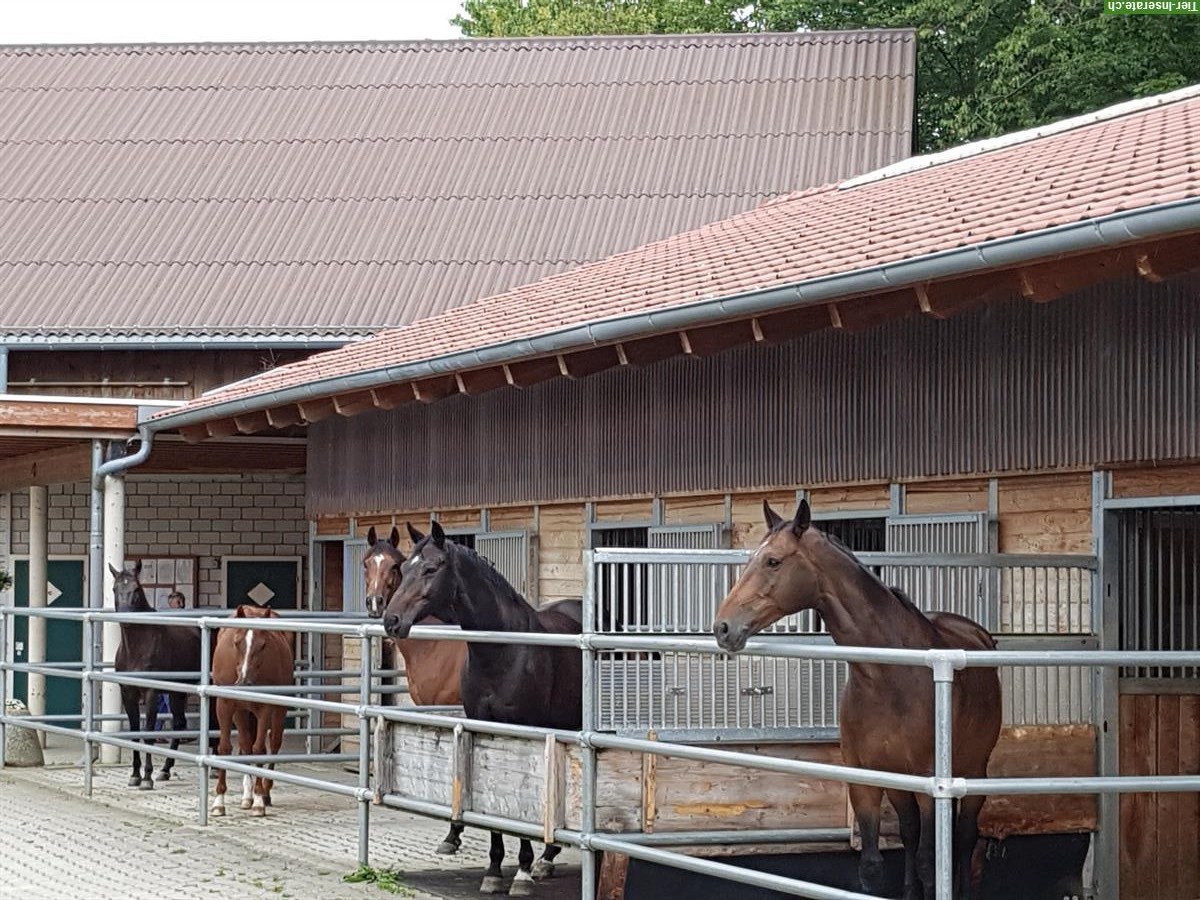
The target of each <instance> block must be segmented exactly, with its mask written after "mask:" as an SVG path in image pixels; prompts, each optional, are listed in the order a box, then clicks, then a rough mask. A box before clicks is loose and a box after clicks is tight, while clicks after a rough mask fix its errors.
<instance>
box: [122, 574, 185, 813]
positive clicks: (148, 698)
mask: <svg viewBox="0 0 1200 900" xmlns="http://www.w3.org/2000/svg"><path fill="white" fill-rule="evenodd" d="M108 569H109V571H110V572H112V576H113V601H114V605H115V607H116V610H117V612H123V613H127V612H145V613H152V612H154V607H153V606H151V605H150V601H149V600H147V599H146V592H145V590H143V589H142V584H141V581H139V580H138V576H140V575H141V573H142V563H141V560H138V561H137V562H136V563H134V566H133V568H132V569H122V570H121V571H120V572H118V571H117V570H116V569H115V568H114V567H113V566H112V565H111V564H110V565H109V567H108ZM116 670H117V671H118V672H128V673H130V674H136V673H139V672H195V673H196V674H197V680H199V673H200V629H199V628H192V627H189V626H185V625H150V624H146V625H142V624H136V625H135V624H124V623H122V625H121V645H120V646H119V647H118V648H117V665H116ZM161 693H163V692H161V691H158V690H156V689H154V688H140V687H131V686H129V685H124V684H123V685H121V704H122V705H123V706H124V707H125V715H126V717H127V718H128V719H129V729H130V731H147V732H149V731H154V730H155V728H156V727H157V725H158V698H159V695H160V694H161ZM166 695H167V702H168V704H169V705H170V708H171V727H172V728H173V729H174V730H175V731H183V730H185V729H186V728H187V695H186V694H184V693H181V692H179V691H167V692H166ZM142 708H145V710H146V713H145V721H144V722H143V721H142V714H141V709H142ZM142 742H143V743H144V744H146V746H147V748H148V747H149V746H150V745H151V744H153V743H155V741H154V739H153V738H143V739H142ZM179 742H180V739H179V738H178V737H173V738H171V749H172V750H176V749H178V747H179ZM174 765H175V760H174V759H173V758H172V757H170V756H168V757H167V760H166V762H164V763H163V767H162V771H161V772H159V773H158V780H159V781H167V780H168V779H169V778H170V777H171V767H172V766H174ZM153 772H154V766H153V764H152V762H151V760H150V751H149V749H147V750H146V766H145V769H142V767H141V759H140V754H139V753H138V751H136V750H134V751H133V772H132V774H131V775H130V776H129V786H130V787H136V788H141V789H142V790H151V789H152V788H153V787H154V779H153V778H152V777H151V776H152V775H153Z"/></svg>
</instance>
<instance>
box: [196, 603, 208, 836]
mask: <svg viewBox="0 0 1200 900" xmlns="http://www.w3.org/2000/svg"><path fill="white" fill-rule="evenodd" d="M211 674H212V635H211V633H210V632H209V629H208V619H201V620H200V690H199V694H200V723H199V733H198V734H197V735H196V756H197V759H198V760H199V762H200V779H199V781H200V783H199V785H198V786H197V787H198V790H199V792H200V808H199V810H198V811H197V817H198V820H199V822H200V824H201V825H207V824H208V782H209V781H210V779H211V778H212V769H211V768H210V767H209V765H208V762H207V760H208V734H209V732H210V731H211V730H212V723H211V722H209V720H208V686H209V683H210V680H211V678H210V676H211Z"/></svg>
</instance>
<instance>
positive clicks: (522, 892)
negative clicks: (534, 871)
mask: <svg viewBox="0 0 1200 900" xmlns="http://www.w3.org/2000/svg"><path fill="white" fill-rule="evenodd" d="M532 895H533V878H532V877H531V876H530V874H529V873H528V872H522V871H520V870H518V871H517V877H516V878H514V879H513V883H512V886H511V887H509V889H508V896H510V897H530V896H532Z"/></svg>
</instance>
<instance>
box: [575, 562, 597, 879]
mask: <svg viewBox="0 0 1200 900" xmlns="http://www.w3.org/2000/svg"><path fill="white" fill-rule="evenodd" d="M583 565H584V574H583V579H584V580H583V640H582V647H581V648H580V652H581V654H582V656H583V671H582V677H583V684H582V695H583V697H582V699H583V710H582V712H583V715H582V719H581V721H582V724H583V734H582V736H581V740H580V744H581V746H580V751H581V753H582V754H583V772H582V775H583V784H582V785H581V790H580V793H581V795H582V796H581V797H580V800H581V806H582V809H581V810H580V819H581V821H580V829H579V830H580V840H579V849H580V850H581V851H582V852H581V856H582V867H581V868H582V872H581V875H582V878H581V885H580V897H581V898H582V900H594V898H595V896H596V853H595V851H593V850H592V835H593V834H594V833H595V831H596V748H595V747H593V746H592V732H593V731H594V730H595V728H596V686H595V674H596V654H595V651H594V650H593V649H592V643H591V637H592V632H593V631H594V630H595V627H596V567H595V561H594V559H593V553H592V551H591V550H586V551H584V554H583Z"/></svg>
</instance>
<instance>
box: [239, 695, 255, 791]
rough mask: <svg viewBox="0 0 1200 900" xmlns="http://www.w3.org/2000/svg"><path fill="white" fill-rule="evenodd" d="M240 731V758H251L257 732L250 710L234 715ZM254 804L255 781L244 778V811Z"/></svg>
mask: <svg viewBox="0 0 1200 900" xmlns="http://www.w3.org/2000/svg"><path fill="white" fill-rule="evenodd" d="M234 719H235V720H236V722H237V730H238V756H249V755H250V754H251V753H253V752H254V735H255V732H256V730H257V725H256V724H255V720H254V714H253V713H251V712H250V711H249V710H245V709H239V710H238V711H237V712H235V713H234ZM253 803H254V779H253V778H252V777H251V776H249V775H243V776H242V809H249V808H250V807H251V806H252V805H253Z"/></svg>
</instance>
